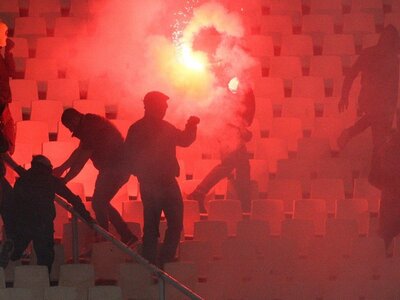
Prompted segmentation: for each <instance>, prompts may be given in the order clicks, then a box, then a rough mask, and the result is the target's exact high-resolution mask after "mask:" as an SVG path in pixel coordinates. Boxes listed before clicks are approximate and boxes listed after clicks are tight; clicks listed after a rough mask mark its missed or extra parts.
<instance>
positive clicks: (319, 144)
mask: <svg viewBox="0 0 400 300" xmlns="http://www.w3.org/2000/svg"><path fill="white" fill-rule="evenodd" d="M296 157H297V159H299V160H302V159H305V160H309V161H312V160H316V159H320V158H328V157H331V149H330V146H329V140H328V139H326V138H302V139H299V141H298V150H297V156H296Z"/></svg>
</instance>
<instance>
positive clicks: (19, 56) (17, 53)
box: [0, 13, 29, 77]
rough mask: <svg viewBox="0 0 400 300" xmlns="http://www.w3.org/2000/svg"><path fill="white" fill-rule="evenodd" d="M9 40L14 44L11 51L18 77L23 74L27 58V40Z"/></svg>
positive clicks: (21, 38) (15, 38)
mask: <svg viewBox="0 0 400 300" xmlns="http://www.w3.org/2000/svg"><path fill="white" fill-rule="evenodd" d="M0 17H1V13H0ZM11 40H12V41H13V42H14V48H13V50H12V53H13V56H14V62H15V72H16V74H15V76H14V77H16V76H20V75H19V74H23V73H24V72H25V63H26V59H27V58H28V57H29V46H28V40H27V39H26V38H23V37H13V38H11Z"/></svg>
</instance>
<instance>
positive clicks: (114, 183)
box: [53, 108, 138, 245]
mask: <svg viewBox="0 0 400 300" xmlns="http://www.w3.org/2000/svg"><path fill="white" fill-rule="evenodd" d="M61 122H62V124H63V125H64V126H65V127H67V128H68V129H69V130H70V131H71V132H72V136H74V137H76V138H78V139H79V140H80V143H79V146H78V148H77V149H75V151H74V152H73V153H72V154H71V155H70V157H69V158H68V159H67V160H66V161H65V162H64V163H63V164H61V165H60V166H59V167H57V168H55V169H54V171H53V174H54V175H56V176H62V174H63V173H64V172H65V171H67V170H68V171H67V173H66V174H65V176H64V177H63V181H64V182H65V183H66V182H69V181H70V180H71V179H73V178H74V177H75V176H77V175H78V174H79V172H80V171H81V170H82V168H83V167H84V166H85V164H86V162H87V161H88V160H89V159H90V160H91V161H92V162H93V165H94V167H95V168H96V169H97V170H99V174H98V176H97V178H96V183H95V187H94V192H93V197H92V206H93V210H94V212H95V214H96V220H97V222H98V223H99V225H100V226H101V227H103V228H104V229H106V230H108V228H109V222H111V224H112V225H113V226H114V227H115V229H116V230H117V232H118V234H119V235H120V236H121V241H122V242H123V243H125V244H127V245H133V244H135V243H136V242H137V241H138V238H137V237H136V236H135V235H134V234H133V233H132V232H131V231H130V229H129V228H128V225H127V224H126V222H125V221H124V220H123V219H122V217H121V215H120V214H119V212H118V211H117V210H116V209H115V208H114V207H113V206H112V205H111V203H110V202H111V200H112V199H113V197H114V196H115V194H116V193H117V192H118V190H119V189H120V188H121V187H122V186H123V185H124V184H125V183H127V182H128V180H129V176H130V175H129V173H128V172H127V171H126V170H125V168H124V167H123V164H122V151H123V143H124V139H123V137H122V135H121V133H120V132H119V131H118V129H117V128H116V127H115V126H114V125H113V124H112V123H111V122H110V121H108V120H107V119H106V118H104V117H101V116H98V115H95V114H90V113H89V114H82V113H80V112H79V111H77V110H76V109H74V108H68V109H66V110H65V111H64V112H63V114H62V116H61Z"/></svg>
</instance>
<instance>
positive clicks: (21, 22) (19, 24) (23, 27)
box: [14, 17, 47, 37]
mask: <svg viewBox="0 0 400 300" xmlns="http://www.w3.org/2000/svg"><path fill="white" fill-rule="evenodd" d="M46 35H47V31H46V20H45V19H44V18H42V17H18V18H15V29H14V36H16V37H32V36H36V37H39V36H46Z"/></svg>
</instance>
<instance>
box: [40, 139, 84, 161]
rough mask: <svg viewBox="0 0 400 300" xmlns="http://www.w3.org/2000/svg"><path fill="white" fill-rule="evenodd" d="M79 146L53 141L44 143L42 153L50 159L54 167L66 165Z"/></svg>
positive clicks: (72, 143)
mask: <svg viewBox="0 0 400 300" xmlns="http://www.w3.org/2000/svg"><path fill="white" fill-rule="evenodd" d="M77 146H78V145H77V144H76V143H74V142H72V141H70V142H67V141H51V142H45V143H43V148H42V149H43V150H42V153H43V155H45V156H46V157H48V158H49V159H50V161H51V163H52V165H53V166H59V165H61V164H62V163H64V162H65V161H66V160H67V158H68V157H69V156H70V155H71V153H72V152H73V151H74V150H75V149H76V147H77Z"/></svg>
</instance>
